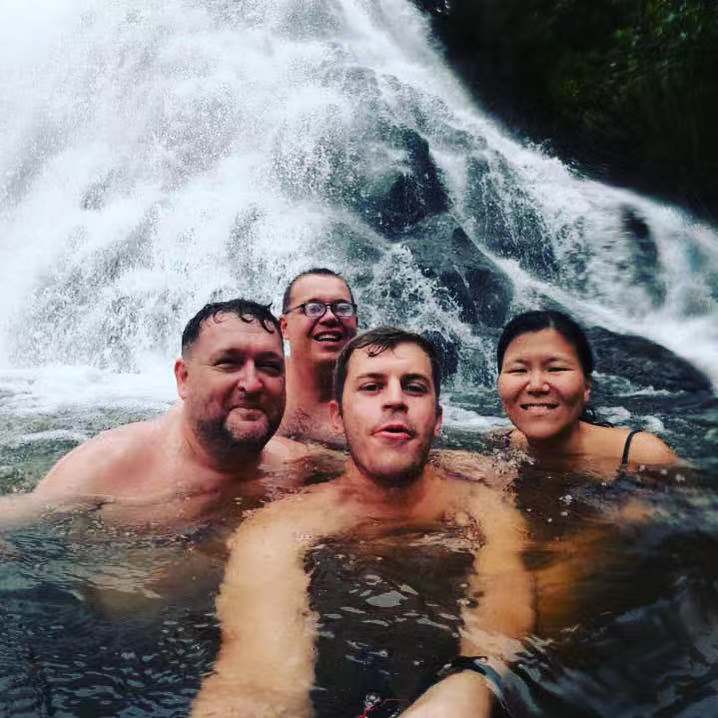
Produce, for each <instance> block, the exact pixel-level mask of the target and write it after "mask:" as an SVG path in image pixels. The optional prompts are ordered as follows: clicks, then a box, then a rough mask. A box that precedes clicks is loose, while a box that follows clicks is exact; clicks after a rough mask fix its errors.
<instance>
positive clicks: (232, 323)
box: [175, 313, 285, 453]
mask: <svg viewBox="0 0 718 718" xmlns="http://www.w3.org/2000/svg"><path fill="white" fill-rule="evenodd" d="M175 376H176V378H177V388H178V391H179V394H180V396H181V397H182V399H183V400H184V404H185V410H186V412H187V413H188V416H189V419H190V422H191V423H192V425H193V427H194V428H195V430H196V431H197V433H198V435H199V436H200V438H202V439H204V440H205V442H204V443H205V444H207V445H210V446H212V447H214V448H216V449H217V450H218V451H220V452H221V451H223V450H226V451H233V450H237V449H246V450H247V451H248V452H249V453H253V452H256V453H259V452H260V451H261V450H262V448H263V447H264V445H265V444H266V443H267V442H268V441H269V439H270V438H271V437H272V435H273V434H274V433H275V432H276V430H277V427H278V426H279V423H280V422H281V420H282V414H283V413H284V402H285V391H284V357H283V355H282V343H281V336H280V334H279V332H278V331H276V330H275V331H274V332H273V333H270V332H268V331H267V330H266V329H265V328H264V327H263V326H262V325H261V324H260V323H259V322H258V321H257V320H256V319H254V320H252V321H251V322H246V321H244V320H243V319H240V318H239V317H238V316H236V315H234V314H230V313H220V314H217V315H216V316H215V317H209V318H208V319H206V320H205V321H204V322H202V326H201V328H200V333H199V336H198V337H197V340H196V341H195V342H194V344H193V345H192V346H191V347H190V349H189V352H188V353H187V356H185V357H184V358H182V359H178V360H177V362H176V364H175Z"/></svg>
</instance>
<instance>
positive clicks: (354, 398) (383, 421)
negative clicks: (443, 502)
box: [331, 342, 441, 486]
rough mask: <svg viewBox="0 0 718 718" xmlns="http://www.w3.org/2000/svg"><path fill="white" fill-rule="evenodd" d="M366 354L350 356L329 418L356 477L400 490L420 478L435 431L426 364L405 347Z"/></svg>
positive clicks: (437, 415)
mask: <svg viewBox="0 0 718 718" xmlns="http://www.w3.org/2000/svg"><path fill="white" fill-rule="evenodd" d="M370 351H371V347H368V348H364V349H357V350H356V351H354V353H353V354H352V355H351V357H350V359H349V364H348V366H347V377H346V383H345V385H344V392H343V394H342V409H341V413H340V411H339V406H338V405H337V403H336V402H332V404H331V412H332V419H333V421H334V422H335V424H336V426H337V428H343V429H344V433H345V434H346V439H347V445H348V447H349V453H350V454H351V457H352V459H353V461H354V463H355V465H356V466H357V467H358V468H359V470H360V471H361V472H362V473H364V474H365V475H366V476H368V477H369V478H372V479H374V480H375V481H378V482H380V483H383V484H385V485H390V486H396V485H402V484H405V483H407V482H409V481H411V480H412V479H415V478H417V477H418V476H420V474H421V472H422V471H423V469H424V466H425V464H426V461H427V458H428V455H429V450H430V448H431V443H432V441H433V439H434V437H435V436H437V435H438V434H439V431H440V430H441V409H440V408H439V406H438V405H437V401H436V388H435V387H434V381H433V378H432V372H431V361H430V360H429V357H428V356H427V355H426V353H425V352H424V351H423V349H421V348H420V347H419V346H418V345H416V344H413V343H408V342H407V343H404V344H399V345H398V346H396V347H395V348H394V349H386V350H385V351H383V352H381V354H378V355H376V356H370Z"/></svg>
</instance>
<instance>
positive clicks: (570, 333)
mask: <svg viewBox="0 0 718 718" xmlns="http://www.w3.org/2000/svg"><path fill="white" fill-rule="evenodd" d="M543 329H555V330H556V331H557V332H558V333H559V334H560V335H561V336H562V337H563V338H564V339H566V341H568V342H569V343H570V344H571V346H572V347H573V348H574V349H575V350H576V355H577V356H578V361H579V363H580V364H581V369H583V373H584V374H585V375H586V376H587V377H590V376H591V374H592V373H593V366H594V362H593V351H592V350H591V345H590V344H589V342H588V337H587V336H586V333H585V332H584V331H583V329H581V327H580V326H579V324H578V323H577V322H576V321H574V320H573V319H571V317H569V316H568V315H567V314H564V313H563V312H557V311H551V310H537V311H533V312H524V313H523V314H519V315H518V316H515V317H514V318H513V319H512V320H511V321H510V322H509V323H508V324H507V325H506V326H505V327H504V330H503V332H501V336H500V337H499V344H498V346H497V347H496V364H497V366H498V369H499V371H501V366H502V365H503V363H504V354H506V350H507V349H508V346H509V344H511V342H512V341H513V340H514V339H516V337H520V336H521V335H522V334H527V333H529V332H540V331H542V330H543Z"/></svg>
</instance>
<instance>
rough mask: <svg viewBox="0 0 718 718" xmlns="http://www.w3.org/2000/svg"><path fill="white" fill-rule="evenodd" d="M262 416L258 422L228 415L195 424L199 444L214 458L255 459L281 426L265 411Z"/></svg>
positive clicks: (278, 421) (201, 420) (278, 420)
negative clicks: (236, 418)
mask: <svg viewBox="0 0 718 718" xmlns="http://www.w3.org/2000/svg"><path fill="white" fill-rule="evenodd" d="M262 417H263V419H260V420H257V421H237V420H235V418H234V417H233V416H232V412H230V413H229V414H227V415H226V416H223V417H216V418H212V419H200V420H198V421H197V422H196V423H195V429H196V432H197V435H198V436H199V438H200V440H201V441H202V443H203V444H204V445H205V446H206V447H207V448H208V449H209V450H210V452H211V453H212V454H213V455H214V456H215V457H216V458H217V459H220V460H223V459H228V458H232V457H237V456H246V457H247V458H256V457H258V456H259V454H261V452H262V449H264V447H265V446H266V444H267V442H268V441H269V440H270V439H271V438H272V436H274V433H275V432H276V431H277V429H278V428H279V423H280V419H273V418H272V417H270V416H268V415H267V414H265V413H264V412H262Z"/></svg>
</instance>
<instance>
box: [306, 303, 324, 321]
mask: <svg viewBox="0 0 718 718" xmlns="http://www.w3.org/2000/svg"><path fill="white" fill-rule="evenodd" d="M304 313H305V314H306V315H307V316H308V317H310V318H312V319H316V318H317V317H321V316H322V314H324V305H323V304H322V303H321V302H307V303H306V304H305V305H304Z"/></svg>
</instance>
